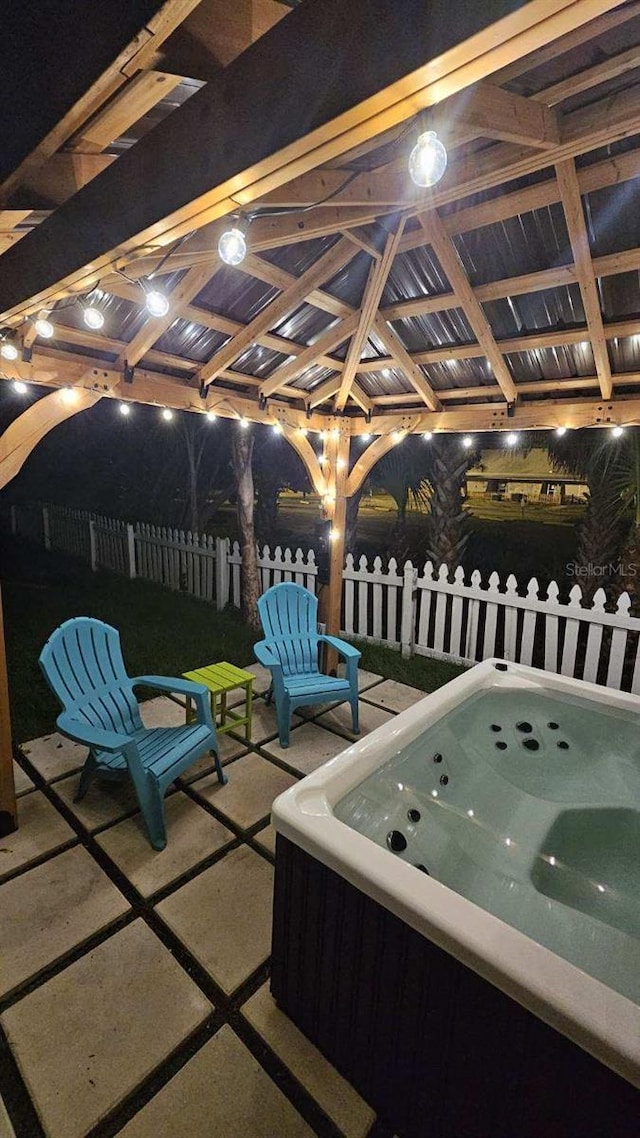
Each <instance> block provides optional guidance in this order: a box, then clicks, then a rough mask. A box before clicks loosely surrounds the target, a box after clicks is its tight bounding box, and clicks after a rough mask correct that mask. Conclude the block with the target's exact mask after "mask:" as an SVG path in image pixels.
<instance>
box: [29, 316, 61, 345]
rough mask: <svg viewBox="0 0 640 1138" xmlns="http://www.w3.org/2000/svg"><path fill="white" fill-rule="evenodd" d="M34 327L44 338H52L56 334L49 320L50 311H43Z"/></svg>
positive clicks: (37, 333) (38, 334)
mask: <svg viewBox="0 0 640 1138" xmlns="http://www.w3.org/2000/svg"><path fill="white" fill-rule="evenodd" d="M34 328H35V330H36V335H37V336H40V337H41V339H43V340H50V339H51V337H52V336H54V335H55V331H56V330H55V328H54V326H53V324H52V323H51V321H50V320H49V313H48V312H41V313H40V314H39V316H38V318H37V320H36V321H35V324H34Z"/></svg>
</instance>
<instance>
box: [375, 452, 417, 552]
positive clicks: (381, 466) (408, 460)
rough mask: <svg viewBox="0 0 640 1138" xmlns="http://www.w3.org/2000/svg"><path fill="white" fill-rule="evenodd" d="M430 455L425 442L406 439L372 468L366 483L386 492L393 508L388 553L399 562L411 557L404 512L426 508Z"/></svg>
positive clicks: (405, 513)
mask: <svg viewBox="0 0 640 1138" xmlns="http://www.w3.org/2000/svg"><path fill="white" fill-rule="evenodd" d="M429 470H430V461H429V451H428V448H427V447H425V444H424V441H423V440H422V439H420V438H416V437H414V436H409V437H408V438H406V439H404V441H403V442H402V443H401V444H399V445H398V446H396V447H394V448H393V450H390V451H388V453H387V454H385V455H384V457H383V458H381V459H380V461H379V462H378V463H377V464H376V466H374V468H373V470H372V472H371V475H370V477H369V482H370V484H371V485H372V486H374V487H375V488H377V489H381V490H386V492H387V493H388V494H389V495H390V496H391V497H392V498H393V501H394V503H395V507H396V520H395V523H394V525H393V528H392V530H391V533H390V535H389V541H388V549H389V552H390V553H392V554H393V556H394V557H396V558H397V559H398V560H404V559H406V557H405V555H406V556H408V555H409V553H410V549H409V540H408V533H407V509H408V507H409V504H411V506H412V507H413V508H414V509H416V510H425V509H427V508H428V505H429V497H430V495H429V484H428V481H427V479H428V474H429Z"/></svg>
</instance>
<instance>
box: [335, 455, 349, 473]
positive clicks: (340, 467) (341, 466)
mask: <svg viewBox="0 0 640 1138" xmlns="http://www.w3.org/2000/svg"><path fill="white" fill-rule="evenodd" d="M346 465H347V464H346V462H345V460H344V459H343V458H339V459H338V461H337V462H336V467H337V469H338V470H344V468H345V466H346Z"/></svg>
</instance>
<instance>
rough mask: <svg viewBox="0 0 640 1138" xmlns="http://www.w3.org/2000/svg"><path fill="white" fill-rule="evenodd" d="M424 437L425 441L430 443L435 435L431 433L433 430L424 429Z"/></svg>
mask: <svg viewBox="0 0 640 1138" xmlns="http://www.w3.org/2000/svg"><path fill="white" fill-rule="evenodd" d="M422 437H423V439H424V441H425V443H430V442H431V440H432V438H433V435H432V434H431V431H423V432H422Z"/></svg>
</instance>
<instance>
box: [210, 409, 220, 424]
mask: <svg viewBox="0 0 640 1138" xmlns="http://www.w3.org/2000/svg"><path fill="white" fill-rule="evenodd" d="M217 418H218V416H217V415H216V413H215V411H207V419H208V420H209V422H210V423H215V421H216V419H217Z"/></svg>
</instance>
